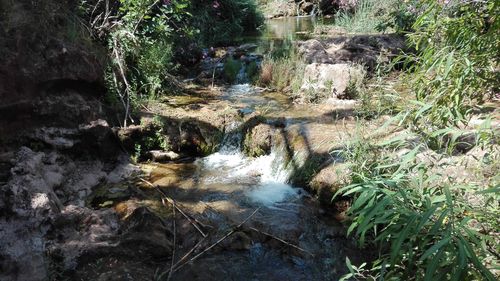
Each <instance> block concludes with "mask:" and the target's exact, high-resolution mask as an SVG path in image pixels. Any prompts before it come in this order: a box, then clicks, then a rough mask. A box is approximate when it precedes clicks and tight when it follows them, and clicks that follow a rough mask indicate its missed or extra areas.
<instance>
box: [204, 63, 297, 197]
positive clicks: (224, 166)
mask: <svg viewBox="0 0 500 281" xmlns="http://www.w3.org/2000/svg"><path fill="white" fill-rule="evenodd" d="M240 74H241V77H243V74H246V73H245V69H244V68H242V69H241V70H240ZM227 94H229V95H234V96H247V95H255V94H258V93H257V92H256V91H254V90H253V88H252V86H250V85H248V84H239V85H233V86H231V87H230V88H229V89H228V91H227ZM241 125H242V124H241V122H233V123H231V124H230V125H229V126H228V127H227V128H226V133H225V135H224V137H223V139H222V142H221V145H220V149H219V151H218V152H216V153H213V154H211V155H209V156H207V157H204V158H201V159H199V160H198V163H199V165H201V167H202V169H203V170H204V171H205V172H206V174H210V175H211V176H210V177H209V178H206V183H209V184H214V183H222V184H226V185H230V186H231V185H234V186H238V185H242V184H244V185H248V187H247V189H246V190H245V192H244V193H245V194H246V195H247V196H248V198H249V199H250V200H251V201H254V202H257V203H260V204H264V205H268V206H271V205H274V204H275V203H278V202H284V201H287V200H288V199H290V198H294V197H297V196H298V194H299V191H298V189H297V188H293V187H292V186H290V185H289V184H288V180H289V178H290V170H289V169H288V167H287V164H286V163H287V161H286V154H285V151H284V150H283V149H281V148H273V149H272V151H271V153H270V154H269V155H263V156H260V157H257V158H249V157H246V156H245V155H244V154H243V152H242V147H241V145H242V141H243V134H242V132H241V130H240V128H241Z"/></svg>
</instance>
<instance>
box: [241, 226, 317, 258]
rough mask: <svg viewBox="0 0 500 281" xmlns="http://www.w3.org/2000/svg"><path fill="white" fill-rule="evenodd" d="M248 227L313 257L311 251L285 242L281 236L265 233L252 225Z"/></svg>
mask: <svg viewBox="0 0 500 281" xmlns="http://www.w3.org/2000/svg"><path fill="white" fill-rule="evenodd" d="M249 228H250V229H251V230H253V231H256V232H258V233H261V234H264V235H266V236H269V237H271V238H273V239H276V240H278V241H279V242H281V243H283V244H285V245H288V246H290V247H292V248H295V249H297V250H299V251H302V252H304V253H307V254H309V255H311V256H312V257H314V254H313V253H311V252H309V251H307V250H304V249H302V248H301V247H299V246H297V245H293V244H292V243H290V242H287V241H285V240H283V239H281V238H279V237H276V236H274V235H272V234H270V233H267V232H264V231H261V230H258V229H257V228H254V227H249Z"/></svg>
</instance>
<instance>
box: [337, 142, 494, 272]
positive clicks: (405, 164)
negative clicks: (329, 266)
mask: <svg viewBox="0 0 500 281" xmlns="http://www.w3.org/2000/svg"><path fill="white" fill-rule="evenodd" d="M403 148H407V149H406V152H404V153H401V152H400V151H405V150H402V149H403ZM408 148H409V149H408ZM422 149H423V147H422V146H414V147H413V148H412V144H411V143H409V142H407V141H402V140H400V139H399V140H398V139H393V140H391V141H388V142H386V143H385V144H382V145H375V144H373V143H370V142H369V141H368V140H358V141H355V142H354V143H352V144H351V145H349V146H348V147H347V148H346V150H344V151H343V152H342V153H343V156H344V158H345V159H347V160H348V162H349V163H350V167H351V169H352V171H353V173H352V176H351V182H352V184H351V185H349V186H346V187H344V188H342V189H340V190H339V191H338V192H337V194H336V195H335V196H352V197H353V200H352V206H351V207H350V209H349V211H348V214H349V215H350V216H351V218H352V221H351V223H350V227H349V229H348V233H354V234H355V235H356V236H357V237H359V239H360V240H359V241H360V243H361V245H365V244H366V243H370V244H372V245H376V246H377V247H378V248H379V249H380V251H379V253H380V254H379V257H378V259H377V260H375V261H374V262H373V264H372V266H371V267H370V266H367V265H366V264H363V265H361V266H359V267H356V266H354V265H352V264H350V262H348V268H349V270H350V273H349V274H347V275H346V276H345V278H344V280H345V279H347V278H356V279H358V280H359V279H363V280H402V279H409V280H497V279H496V278H495V277H494V276H493V274H492V273H491V271H490V268H488V267H490V266H491V265H490V266H488V265H487V264H489V263H490V262H491V259H492V258H493V259H495V257H494V256H492V252H491V251H493V253H494V252H495V251H496V250H495V249H494V248H493V249H491V248H490V247H495V246H493V245H495V244H496V240H495V239H496V238H495V232H496V229H498V227H499V225H498V221H497V219H496V214H497V213H498V191H499V190H498V182H495V181H493V182H489V181H486V182H483V184H481V183H475V184H472V183H470V184H465V183H459V182H456V181H454V180H453V179H447V178H446V175H443V177H440V176H439V175H438V174H436V173H435V171H434V167H433V164H430V162H427V163H428V164H426V163H425V162H422V161H421V158H420V157H421V156H418V155H419V152H420V151H421V150H422ZM397 151H399V152H398V153H396V152H397ZM492 153H494V154H493V155H495V156H493V157H494V158H495V159H498V157H499V154H498V151H495V150H492ZM471 198H474V199H473V200H474V201H475V202H481V203H480V205H478V204H477V203H476V205H475V206H474V205H473V204H472V203H471V201H470V200H471ZM488 261H489V262H488Z"/></svg>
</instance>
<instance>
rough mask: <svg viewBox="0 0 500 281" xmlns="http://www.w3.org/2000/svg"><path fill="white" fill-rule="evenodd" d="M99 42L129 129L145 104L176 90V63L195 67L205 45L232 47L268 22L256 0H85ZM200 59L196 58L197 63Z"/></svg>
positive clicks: (111, 90)
mask: <svg viewBox="0 0 500 281" xmlns="http://www.w3.org/2000/svg"><path fill="white" fill-rule="evenodd" d="M80 6H81V9H80V10H81V13H82V17H84V18H86V19H87V20H88V22H89V26H90V29H91V30H92V31H93V35H94V38H95V39H97V40H100V41H102V42H103V43H105V44H106V45H107V46H108V50H109V57H110V59H111V60H110V64H109V67H108V68H107V73H106V77H105V78H106V82H107V87H108V90H109V93H110V94H111V95H112V96H114V97H116V98H111V99H110V100H113V99H114V100H118V101H119V102H120V103H121V104H122V106H123V108H124V118H123V125H124V126H126V125H127V123H128V121H133V119H132V118H131V116H132V114H131V112H132V111H133V109H134V108H136V107H137V106H138V102H139V101H141V100H143V99H154V98H158V97H159V96H161V95H164V94H168V91H172V90H175V89H176V85H177V83H176V82H175V78H174V77H173V76H172V74H174V73H175V71H176V69H177V64H176V63H175V62H179V61H182V62H183V63H188V62H191V60H192V59H193V58H192V56H193V55H192V54H191V53H193V52H194V53H195V49H196V48H200V47H199V46H206V45H211V44H221V43H226V44H227V43H230V42H233V41H234V40H235V38H236V37H238V36H241V35H242V34H243V32H246V31H250V30H255V29H256V27H257V26H258V25H260V24H261V22H262V17H261V15H260V14H259V13H258V12H257V9H256V6H255V3H254V2H253V0H214V1H194V0H164V1H163V0H162V1H158V0H120V1H117V0H102V1H97V2H96V1H86V0H82V1H81V4H80ZM194 60H196V58H194Z"/></svg>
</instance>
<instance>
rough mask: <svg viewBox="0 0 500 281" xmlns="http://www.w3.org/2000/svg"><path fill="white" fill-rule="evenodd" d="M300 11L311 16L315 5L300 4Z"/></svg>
mask: <svg viewBox="0 0 500 281" xmlns="http://www.w3.org/2000/svg"><path fill="white" fill-rule="evenodd" d="M299 7H300V10H301V11H302V12H304V13H305V14H306V15H310V14H311V12H312V11H313V9H314V4H313V3H311V2H306V1H302V2H300V4H299Z"/></svg>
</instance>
